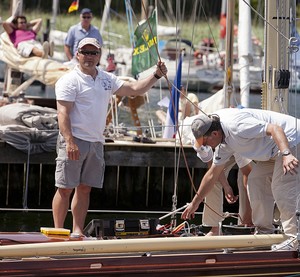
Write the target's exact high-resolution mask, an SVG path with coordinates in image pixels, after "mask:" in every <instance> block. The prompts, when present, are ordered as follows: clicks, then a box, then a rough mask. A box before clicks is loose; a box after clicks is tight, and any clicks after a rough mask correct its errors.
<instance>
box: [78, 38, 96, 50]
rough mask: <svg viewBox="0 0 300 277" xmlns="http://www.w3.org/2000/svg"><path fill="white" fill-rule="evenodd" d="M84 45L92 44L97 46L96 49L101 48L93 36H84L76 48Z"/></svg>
mask: <svg viewBox="0 0 300 277" xmlns="http://www.w3.org/2000/svg"><path fill="white" fill-rule="evenodd" d="M85 45H93V46H95V47H97V48H98V49H100V48H101V44H100V42H99V41H98V40H97V39H95V38H84V39H82V40H81V41H80V42H79V44H78V48H82V47H84V46H85Z"/></svg>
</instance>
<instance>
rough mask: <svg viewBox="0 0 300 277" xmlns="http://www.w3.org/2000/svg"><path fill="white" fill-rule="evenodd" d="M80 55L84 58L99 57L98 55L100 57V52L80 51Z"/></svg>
mask: <svg viewBox="0 0 300 277" xmlns="http://www.w3.org/2000/svg"><path fill="white" fill-rule="evenodd" d="M78 53H79V54H82V55H84V56H88V55H91V56H97V55H100V51H97V50H95V51H89V50H79V51H78Z"/></svg>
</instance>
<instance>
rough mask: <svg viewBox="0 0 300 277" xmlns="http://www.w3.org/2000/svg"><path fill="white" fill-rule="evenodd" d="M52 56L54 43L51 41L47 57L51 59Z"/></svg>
mask: <svg viewBox="0 0 300 277" xmlns="http://www.w3.org/2000/svg"><path fill="white" fill-rule="evenodd" d="M53 54H54V42H53V41H51V42H50V43H49V56H50V57H53Z"/></svg>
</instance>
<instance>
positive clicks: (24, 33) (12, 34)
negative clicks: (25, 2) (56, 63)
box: [3, 15, 54, 58]
mask: <svg viewBox="0 0 300 277" xmlns="http://www.w3.org/2000/svg"><path fill="white" fill-rule="evenodd" d="M41 27H42V19H41V18H37V19H34V20H31V21H30V22H27V19H26V17H25V16H23V15H18V16H16V17H15V18H14V19H13V20H12V21H11V22H9V21H5V22H3V28H4V30H5V31H6V33H7V34H8V35H9V38H10V40H11V42H12V43H13V44H14V46H15V47H16V48H17V50H18V52H19V54H20V55H21V56H23V57H25V58H27V57H31V56H37V57H40V58H48V55H49V56H51V57H52V56H53V46H54V45H53V43H51V45H50V44H49V42H48V41H45V42H44V43H43V45H42V44H41V43H40V42H39V41H38V40H37V38H36V36H37V33H38V32H39V31H40V29H41Z"/></svg>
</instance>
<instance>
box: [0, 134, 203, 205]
mask: <svg viewBox="0 0 300 277" xmlns="http://www.w3.org/2000/svg"><path fill="white" fill-rule="evenodd" d="M180 149H181V147H180V145H179V144H178V145H176V147H175V143H174V141H163V140H161V141H159V140H158V141H157V142H156V143H155V144H147V143H139V142H133V141H132V140H130V139H129V138H128V139H127V140H122V141H117V140H115V141H114V142H111V143H106V144H105V160H106V170H105V177H104V188H103V189H102V190H99V189H95V191H93V193H92V194H91V203H90V209H95V210H99V209H100V210H103V209H133V210H162V209H166V210H170V207H172V196H173V193H174V183H175V179H176V178H175V177H174V176H177V172H175V170H174V168H175V167H178V179H177V180H178V181H177V195H178V198H177V205H178V207H179V206H180V205H182V206H183V205H185V204H186V202H189V201H190V200H191V199H192V197H193V195H194V192H193V188H192V185H191V183H192V182H193V183H194V185H195V186H196V187H198V185H199V183H200V181H201V179H202V177H203V175H204V174H205V172H206V169H207V166H206V164H204V163H203V162H201V160H199V159H198V158H197V156H196V155H195V151H194V150H193V148H192V147H191V146H184V147H183V151H182V150H180ZM0 151H1V155H0V170H1V176H0V208H22V207H23V206H24V204H25V205H26V206H27V207H28V208H32V209H49V208H51V202H52V197H53V195H54V192H55V186H54V172H55V158H56V153H55V152H51V153H41V154H32V155H30V156H29V157H28V155H27V154H26V153H23V152H21V151H19V150H17V149H15V148H13V147H12V146H10V145H8V144H7V143H5V142H3V141H0ZM179 151H180V152H179ZM186 163H187V164H186ZM187 167H188V168H189V172H190V173H188V170H187ZM189 176H191V178H190V177H189ZM190 179H192V181H191V180H190Z"/></svg>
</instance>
